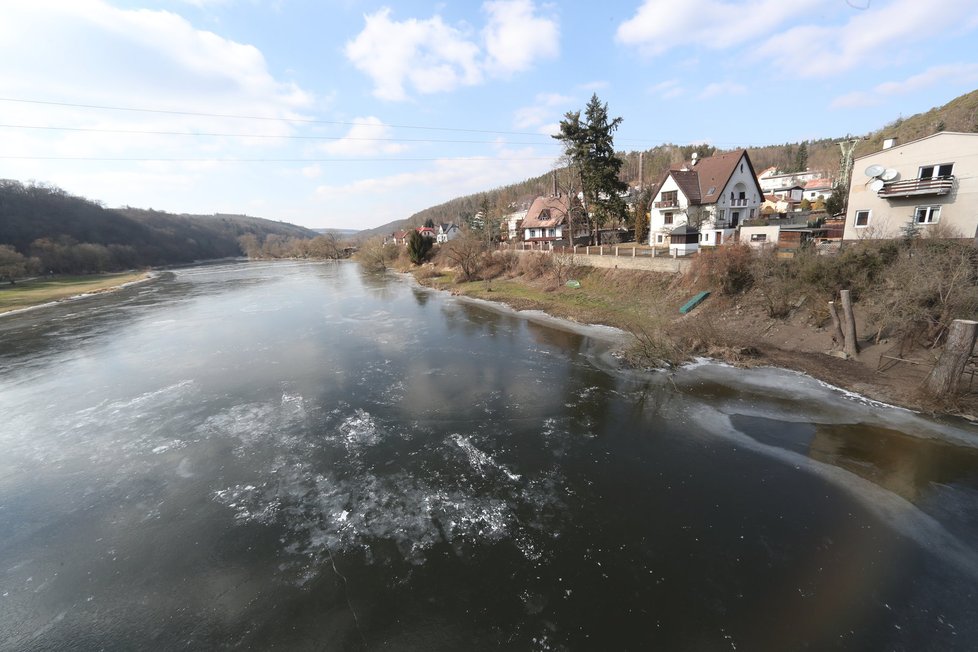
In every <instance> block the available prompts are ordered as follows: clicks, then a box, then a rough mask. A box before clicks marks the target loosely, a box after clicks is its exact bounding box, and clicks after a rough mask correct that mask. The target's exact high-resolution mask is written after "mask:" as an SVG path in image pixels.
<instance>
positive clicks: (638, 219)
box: [632, 188, 652, 243]
mask: <svg viewBox="0 0 978 652" xmlns="http://www.w3.org/2000/svg"><path fill="white" fill-rule="evenodd" d="M651 201H652V189H651V188H646V189H645V190H643V191H642V192H640V193H639V195H638V197H636V198H635V206H634V210H632V221H633V224H632V226H633V227H634V228H635V242H638V243H641V242H645V240H646V239H647V235H648V229H649V203H650V202H651Z"/></svg>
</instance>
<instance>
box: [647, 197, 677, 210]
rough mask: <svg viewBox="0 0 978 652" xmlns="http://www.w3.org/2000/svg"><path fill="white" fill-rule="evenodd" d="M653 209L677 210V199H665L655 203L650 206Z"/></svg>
mask: <svg viewBox="0 0 978 652" xmlns="http://www.w3.org/2000/svg"><path fill="white" fill-rule="evenodd" d="M652 207H653V208H679V200H678V199H667V200H665V201H657V202H655V203H653V204H652Z"/></svg>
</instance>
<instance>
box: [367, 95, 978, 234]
mask: <svg viewBox="0 0 978 652" xmlns="http://www.w3.org/2000/svg"><path fill="white" fill-rule="evenodd" d="M943 130H947V131H965V132H974V131H978V90H976V91H972V92H971V93H968V94H966V95H962V96H960V97H958V98H955V99H954V100H951V101H950V102H948V103H947V104H945V105H943V106H940V107H935V108H933V109H931V110H930V111H927V112H925V113H918V114H917V115H914V116H911V117H909V118H899V119H897V120H895V121H893V122H891V123H889V124H887V125H885V126H883V127H882V128H880V129H879V130H877V131H873V132H871V133H869V134H864V135H863V138H864V140H860V141H859V142H858V143H857V144H856V149H855V156H862V155H864V154H869V153H871V152H875V151H878V150H879V149H881V147H882V144H883V139H884V138H896V139H897V142H899V143H906V142H909V141H911V140H915V139H917V138H922V137H924V136H929V135H931V134H933V133H936V132H938V131H943ZM844 137H845V134H839V135H838V137H836V138H823V139H820V140H812V141H807V142H805V143H804V145H805V149H806V151H807V157H806V158H807V167H808V168H809V169H813V170H825V171H826V172H828V173H830V174H831V175H832V176H833V177H835V176H837V175H838V171H839V156H840V150H839V146H838V145H837V143H838V141H839V140H841V139H842V138H844ZM801 146H802V143H784V144H782V145H768V146H765V147H748V148H747V151H748V153H749V154H750V157H751V161H752V162H753V163H754V168H755V170H757V171H758V172H760V171H761V170H763V169H765V168H768V167H771V166H774V167H777V168H778V169H780V170H782V171H785V172H789V171H794V170H795V169H797V163H798V150H799V149H800V148H801ZM694 151H695V152H697V154H698V155H699V156H701V157H704V156H711V155H713V154H714V153H716V152H718V151H719V152H722V151H728V150H717V149H716V148H713V147H710V146H708V145H699V146H691V145H673V144H663V145H657V146H656V147H653V148H651V149H648V150H645V151H644V152H641V153H642V154H643V158H644V162H643V172H644V173H643V175H642V176H643V177H644V178H643V179H641V180H640V179H639V154H640V152H638V151H630V152H619V156H620V157H621V158H622V159H623V160H624V165H623V166H622V178H623V180H624V181H626V182H627V183H628V184H629V186H632V187H638V186H639V185H641V184H642V183H643V182H644V185H645V186H646V187H648V186H650V185H653V184H655V183H656V181H657V180H658V179H659V177H661V176H662V175H663V174H664V173H665V171H666V170H668V169H669V166H671V165H676V164H678V163H681V162H682V161H685V160H689V155H690V154H691V153H692V152H694ZM562 174H563V175H566V171H562ZM550 188H551V176H550V173H549V172H547V173H544V174H541V175H540V176H538V177H533V178H532V179H527V180H525V181H521V182H519V183H514V184H510V185H507V186H503V187H502V188H495V189H487V190H486V193H487V194H488V195H489V198H490V202H491V203H493V204H494V205H498V204H503V205H511V204H514V205H518V204H520V203H524V202H526V201H527V200H528V199H529V200H532V199H533V197H536V196H537V195H540V194H546V193H548V192H549V191H550ZM481 197H482V194H481V193H478V194H473V195H466V196H464V197H457V198H455V199H452V200H449V201H447V202H445V203H443V204H439V205H437V206H432V207H430V208H426V209H424V210H422V211H419V212H417V213H415V214H414V215H411V216H410V217H408V218H407V219H404V220H398V221H395V222H390V223H388V224H384V225H383V226H379V227H377V228H374V229H369V230H367V231H361V232H360V234H359V237H360V238H361V239H365V238H368V237H372V236H375V235H381V234H387V233H390V232H391V231H395V230H397V229H403V228H409V227H413V226H420V225H421V224H423V223H424V222H425V220H428V219H431V220H432V221H433V222H435V223H438V222H449V221H458V220H459V219H460V217H461V218H464V216H466V215H471V214H473V213H475V212H476V210H478V209H477V206H478V204H479V202H480V200H481Z"/></svg>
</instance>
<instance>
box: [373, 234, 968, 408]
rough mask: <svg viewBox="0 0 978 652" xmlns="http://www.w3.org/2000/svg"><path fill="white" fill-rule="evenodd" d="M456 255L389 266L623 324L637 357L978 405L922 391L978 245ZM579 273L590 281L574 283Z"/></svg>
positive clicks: (957, 311)
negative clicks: (647, 257)
mask: <svg viewBox="0 0 978 652" xmlns="http://www.w3.org/2000/svg"><path fill="white" fill-rule="evenodd" d="M446 251H447V252H448V253H452V250H451V249H449V248H444V249H442V251H441V252H439V253H437V254H436V255H435V256H434V257H433V260H432V262H431V263H428V264H426V265H424V266H421V267H418V266H412V265H411V264H410V263H409V262H408V261H407V260H405V259H404V257H403V256H401V257H396V256H395V257H393V258H392V259H390V260H388V261H387V262H386V265H387V266H389V267H394V268H395V269H399V270H400V271H411V272H412V273H413V274H414V275H415V277H416V278H417V279H418V281H419V282H421V283H422V284H425V285H428V286H431V287H435V288H438V289H442V290H446V291H449V292H452V293H453V294H460V295H467V296H472V297H477V298H480V299H487V300H491V301H499V302H502V303H505V304H508V305H510V306H511V307H513V308H516V309H519V310H541V311H544V312H546V313H548V314H550V315H553V316H555V317H560V318H565V319H570V320H573V321H577V322H581V323H589V324H605V325H609V326H614V327H618V328H621V329H623V330H625V331H628V332H630V333H631V334H632V335H634V338H633V343H634V344H633V347H632V349H631V350H630V351H626V352H625V353H624V357H625V359H626V361H628V362H630V363H631V364H633V365H634V366H638V367H653V366H663V365H665V366H668V365H671V364H676V363H679V362H682V361H684V360H688V359H690V358H691V357H693V356H707V357H711V358H717V359H722V360H725V361H728V362H732V363H736V364H743V365H772V366H778V367H787V368H791V369H796V370H799V371H803V372H806V373H808V374H810V375H812V376H815V377H816V378H820V379H822V380H825V381H827V382H829V383H831V384H833V385H838V386H840V387H845V388H847V389H851V390H853V391H856V392H858V393H860V394H863V395H866V396H869V397H871V398H875V399H878V400H881V401H885V402H890V403H897V404H901V405H904V406H908V407H913V408H918V409H927V410H932V409H933V410H938V411H949V412H956V413H961V414H978V389H972V388H971V387H970V385H969V384H968V383H967V382H965V383H964V385H963V386H962V387H961V388H959V393H958V394H957V395H955V396H946V397H929V396H925V395H924V394H923V393H922V392H921V389H920V387H921V383H922V382H923V380H924V378H925V377H926V375H927V373H928V372H929V370H930V368H931V367H932V366H933V364H934V363H935V361H936V360H937V358H938V357H939V355H940V350H941V347H942V346H943V343H944V338H945V333H946V331H947V327H948V326H949V324H950V322H951V321H952V320H953V319H956V318H972V319H973V318H974V317H973V316H974V315H975V314H978V252H976V250H975V248H974V247H973V246H971V244H970V242H962V241H942V240H939V239H920V240H916V241H912V242H902V243H901V242H884V243H856V244H853V245H851V246H849V247H847V248H846V249H845V251H843V252H841V253H840V254H838V255H836V256H817V255H814V254H813V253H811V252H808V253H806V254H803V255H799V256H796V257H795V258H793V259H782V258H780V257H778V256H775V255H773V254H770V253H767V254H764V253H758V252H753V251H751V250H750V249H748V248H746V247H724V248H721V249H719V250H717V251H715V252H706V253H704V255H702V256H700V257H698V258H697V259H696V260H695V261H694V263H695V264H693V265H692V266H691V267H690V269H689V271H688V272H687V273H685V274H682V275H671V274H661V273H655V272H641V271H634V270H623V269H599V268H591V267H587V266H575V263H578V264H579V263H580V261H578V260H574V259H573V258H571V257H561V256H548V255H541V254H527V255H515V254H512V253H505V252H503V253H496V254H493V255H487V254H485V253H484V252H483V253H478V254H477V255H478V258H477V260H475V261H474V262H473V261H472V260H468V261H466V262H467V263H469V269H468V270H465V269H464V268H462V267H459V266H457V265H456V264H455V263H456V262H457V261H456V260H455V259H453V258H452V257H450V256H446V255H445V253H446ZM394 253H395V254H396V250H395V252H394ZM454 253H455V257H454V258H459V253H458V251H455V252H454ZM487 279H488V281H487ZM570 279H573V280H576V281H579V282H580V287H568V286H567V284H566V282H567V281H568V280H570ZM574 285H576V284H574ZM841 289H849V290H850V291H851V293H852V296H853V298H854V309H855V317H856V325H857V338H858V340H859V347H860V351H859V354H858V356H857V357H856V358H854V359H844V358H845V356H844V355H840V354H841V351H840V348H841V346H840V344H839V342H838V341H837V338H836V337H835V336H834V331H833V329H832V324H831V321H830V319H829V308H828V305H829V301H832V300H835V301H837V300H838V296H839V295H838V292H839V290H841ZM700 290H709V291H710V292H711V293H712V294H711V296H710V297H709V299H708V300H707V301H706V302H705V303H704V304H702V305H701V306H699V307H697V308H696V309H695V310H694V311H692V312H691V313H690V314H689V315H680V314H679V307H680V306H681V305H682V304H683V303H685V302H686V301H687V300H688V299H689V298H690V297H692V296H693V295H694V294H696V292H698V291H700ZM902 360H910V361H912V362H913V364H899V362H900V361H902ZM894 361H896V362H894ZM884 362H885V363H886V364H883V363H884Z"/></svg>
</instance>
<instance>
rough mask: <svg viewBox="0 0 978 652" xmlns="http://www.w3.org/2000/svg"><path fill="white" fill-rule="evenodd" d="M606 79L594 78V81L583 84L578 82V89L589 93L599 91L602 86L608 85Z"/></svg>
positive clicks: (606, 86)
mask: <svg viewBox="0 0 978 652" xmlns="http://www.w3.org/2000/svg"><path fill="white" fill-rule="evenodd" d="M610 85H611V84H609V83H608V82H607V81H605V80H603V79H596V80H594V81H589V82H584V83H583V84H578V85H577V88H578V90H582V91H588V92H589V93H594V92H596V91H600V90H601V89H603V88H608V86H610Z"/></svg>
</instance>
